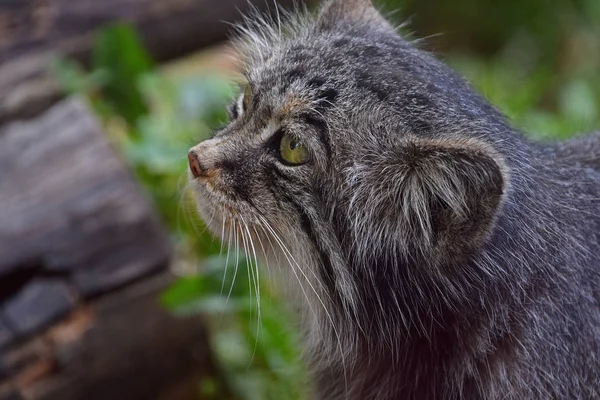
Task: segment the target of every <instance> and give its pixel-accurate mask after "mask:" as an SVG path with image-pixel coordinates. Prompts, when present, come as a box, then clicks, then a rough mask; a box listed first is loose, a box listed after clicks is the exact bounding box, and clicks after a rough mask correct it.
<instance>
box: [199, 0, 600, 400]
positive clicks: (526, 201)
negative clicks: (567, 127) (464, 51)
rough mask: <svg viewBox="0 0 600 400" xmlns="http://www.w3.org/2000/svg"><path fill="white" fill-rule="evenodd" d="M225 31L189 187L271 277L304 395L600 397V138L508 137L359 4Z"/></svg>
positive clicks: (476, 100) (356, 399)
mask: <svg viewBox="0 0 600 400" xmlns="http://www.w3.org/2000/svg"><path fill="white" fill-rule="evenodd" d="M242 31H243V32H242V38H241V41H240V47H241V52H242V55H243V59H244V74H245V76H246V78H247V81H248V85H247V86H246V88H245V90H244V91H243V93H242V94H241V95H240V97H239V99H238V100H237V101H236V102H235V103H234V104H233V105H232V107H231V109H230V114H231V121H230V122H229V124H228V125H227V126H226V127H225V128H223V129H221V130H219V131H218V132H216V134H215V136H214V138H212V139H210V140H207V141H204V142H202V143H200V144H198V145H197V146H195V147H193V148H192V149H191V151H190V153H189V157H190V166H191V186H193V188H194V190H195V192H196V195H197V203H198V207H199V210H200V212H201V214H202V216H203V217H204V218H205V219H206V221H207V223H208V224H209V226H210V228H211V229H212V230H213V231H214V232H215V233H216V234H217V235H222V232H224V233H225V236H227V235H236V236H239V237H242V236H244V238H245V239H244V240H252V241H254V242H255V243H256V242H257V241H260V242H261V243H263V244H264V246H258V245H257V246H256V247H255V249H256V252H257V253H259V255H260V256H262V257H263V258H265V259H267V260H269V261H270V265H271V267H272V268H274V269H277V270H279V271H280V272H281V277H280V279H281V280H282V281H289V282H288V287H287V288H286V289H285V290H284V291H285V292H287V293H288V294H289V297H290V300H291V301H295V302H297V303H298V304H299V305H301V309H302V323H303V326H304V327H305V330H306V332H307V333H306V347H307V349H308V351H307V353H308V354H309V357H310V361H311V366H312V370H313V373H314V379H315V381H316V382H317V384H316V386H317V394H316V396H317V397H318V398H319V399H323V400H341V399H349V400H392V399H393V400H410V399H417V400H427V399H561V400H562V399H596V398H600V306H599V303H600V258H599V257H600V245H599V235H600V136H599V135H598V134H595V135H590V136H586V137H582V138H580V139H575V140H572V141H568V142H563V143H559V144H547V143H532V142H530V141H528V140H526V139H525V138H524V137H523V136H522V134H521V133H520V132H518V131H517V130H516V129H514V128H513V127H511V125H510V123H509V122H508V121H507V119H506V118H505V117H504V116H503V115H502V114H501V113H500V112H499V111H497V110H496V109H495V108H494V107H492V106H491V105H490V104H489V103H488V102H487V101H486V100H484V99H483V98H482V97H481V96H479V95H478V94H476V93H475V92H474V91H473V90H472V89H471V88H470V87H469V85H468V84H467V83H466V82H465V81H464V80H463V79H462V78H461V77H459V76H458V75H457V74H455V73H454V72H453V71H452V70H450V69H449V68H448V67H446V66H445V65H444V64H443V63H441V62H440V61H438V60H436V59H435V58H434V57H432V56H431V55H429V54H427V53H426V52H424V51H421V50H419V49H417V48H415V47H414V46H413V45H411V43H409V42H408V41H406V40H405V39H403V38H402V37H401V36H399V35H398V34H397V33H396V32H395V30H394V29H393V28H392V26H391V25H390V24H389V23H388V22H387V21H386V20H385V19H384V18H383V17H382V16H381V15H380V14H379V13H378V12H377V11H376V10H375V8H373V6H372V5H371V4H370V3H369V2H368V1H367V0H344V1H341V0H338V1H332V2H329V3H326V4H325V5H324V6H323V7H322V8H321V10H320V12H319V13H318V15H317V16H314V17H311V16H309V15H308V14H306V15H304V14H303V15H300V16H295V17H292V18H290V19H289V20H288V22H286V23H284V24H279V23H275V24H272V25H270V24H268V23H265V21H264V20H256V21H255V22H253V23H252V22H251V23H250V25H249V27H247V28H245V29H242ZM225 239H227V238H225ZM240 241H241V240H240ZM286 276H287V277H289V279H287V278H286Z"/></svg>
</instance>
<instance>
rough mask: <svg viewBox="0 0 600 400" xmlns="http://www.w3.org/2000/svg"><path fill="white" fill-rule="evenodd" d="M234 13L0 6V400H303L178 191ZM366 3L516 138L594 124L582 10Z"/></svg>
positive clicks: (597, 117) (181, 0)
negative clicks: (466, 87) (465, 86)
mask: <svg viewBox="0 0 600 400" xmlns="http://www.w3.org/2000/svg"><path fill="white" fill-rule="evenodd" d="M249 3H253V4H254V5H255V6H256V7H258V8H259V9H260V10H263V11H265V12H269V11H270V12H272V11H273V10H274V3H273V1H269V2H268V4H266V3H265V2H264V0H256V1H250V2H247V1H246V0H239V1H238V0H218V1H217V0H170V1H164V0H162V1H161V0H103V1H94V0H79V1H77V2H73V1H67V0H0V400H9V399H10V400H16V399H48V400H54V399H57V400H71V399H73V400H79V399H86V400H89V399H91V400H95V399H99V400H100V399H116V400H120V399H159V400H160V399H175V400H179V399H181V400H184V399H185V400H187V399H190V400H192V399H204V400H210V399H215V400H216V399H232V400H259V399H261V400H263V399H278V400H279V399H308V398H310V379H309V378H308V376H307V374H306V372H305V366H304V365H303V364H302V362H301V361H300V357H299V356H300V354H301V348H300V344H299V339H298V329H297V327H296V325H295V320H294V314H293V310H291V309H289V308H288V307H287V306H286V304H285V302H283V301H282V300H281V299H280V293H279V292H278V290H277V287H274V286H273V285H269V280H268V273H266V271H264V270H262V271H261V272H260V273H259V274H258V275H255V273H254V271H255V269H256V265H255V263H254V262H253V261H252V260H249V259H248V260H247V259H246V258H245V257H244V255H243V254H242V253H240V252H238V251H237V250H236V249H233V248H231V249H229V250H228V249H227V243H225V245H222V244H221V243H219V242H217V241H216V240H214V239H213V238H212V237H211V235H210V234H209V233H208V232H206V230H205V228H204V226H203V224H202V222H201V221H199V220H198V218H197V216H196V213H195V206H194V204H193V199H192V198H191V197H190V195H189V193H187V192H186V190H185V187H186V171H187V158H186V156H187V151H188V148H189V147H190V146H192V145H194V144H195V143H197V142H198V141H200V140H202V139H204V138H207V137H208V136H209V135H210V133H211V131H212V130H213V129H214V128H215V127H218V126H219V125H220V124H222V123H223V122H224V121H225V120H226V113H225V108H224V105H225V104H227V103H228V102H229V101H230V100H231V99H232V97H233V96H235V94H236V93H237V91H238V90H239V89H238V84H237V82H238V81H239V76H238V74H237V67H238V65H237V63H236V61H235V57H232V56H234V53H233V50H232V48H231V47H230V46H229V44H228V42H227V38H228V35H229V34H230V30H231V23H235V22H236V21H239V20H240V16H241V14H243V13H244V12H245V11H247V10H248V8H249ZM279 3H280V5H281V6H282V7H289V6H290V5H291V4H292V3H293V2H292V1H285V0H282V1H279ZM377 3H378V5H379V6H380V8H381V9H382V10H384V11H385V12H386V13H387V15H389V18H390V19H392V20H394V21H395V22H397V23H401V22H405V21H408V22H409V23H408V25H407V26H406V28H403V34H404V35H406V36H408V37H410V38H413V39H424V41H422V42H421V44H420V46H421V47H422V48H425V49H427V50H430V51H432V52H434V53H435V54H436V55H437V56H438V57H440V58H442V59H443V60H445V61H446V62H447V63H449V64H450V65H451V66H452V67H454V68H455V69H457V70H458V71H459V72H460V73H462V74H463V75H465V76H466V77H467V78H468V79H469V80H470V81H471V82H472V83H473V85H474V86H475V87H476V88H477V90H479V91H480V92H481V93H482V94H483V95H484V96H486V97H487V98H488V99H489V100H490V101H491V102H492V103H493V104H495V105H496V106H497V107H499V108H500V109H501V110H502V111H503V112H505V113H506V114H507V115H508V116H509V117H510V118H511V119H512V121H513V122H514V124H515V126H517V127H518V128H520V129H522V130H523V131H524V132H526V134H527V135H528V136H531V137H533V138H536V139H541V140H555V139H565V138H568V137H570V136H572V135H574V134H577V133H583V132H586V131H591V130H594V129H598V128H600V114H599V112H600V110H599V107H598V104H599V102H600V74H598V71H600V1H598V0H552V1H548V0H504V1H501V2H500V1H496V0H387V1H386V0H382V1H379V2H377ZM315 4H316V2H309V3H308V5H309V7H314V5H315ZM257 279H260V289H258V285H257ZM257 297H259V298H260V315H259V312H258V303H259V301H258V299H257Z"/></svg>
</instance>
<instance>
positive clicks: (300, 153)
mask: <svg viewBox="0 0 600 400" xmlns="http://www.w3.org/2000/svg"><path fill="white" fill-rule="evenodd" d="M279 154H280V155H281V158H282V159H283V161H285V162H286V163H288V164H293V165H299V164H304V163H305V162H307V161H308V158H309V155H308V149H307V148H306V146H304V144H302V142H301V141H300V140H299V139H297V138H295V137H293V136H290V135H283V137H282V138H281V143H280V145H279Z"/></svg>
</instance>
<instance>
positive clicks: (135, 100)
mask: <svg viewBox="0 0 600 400" xmlns="http://www.w3.org/2000/svg"><path fill="white" fill-rule="evenodd" d="M92 64H93V65H94V67H95V68H96V69H97V70H101V71H104V73H105V74H106V75H107V79H106V81H105V82H104V85H103V86H102V92H103V95H104V98H105V100H106V101H107V102H108V103H109V104H110V105H111V106H112V107H113V109H114V110H118V111H117V112H118V113H119V114H120V115H121V116H122V117H123V118H125V119H126V120H127V122H129V123H135V121H136V120H137V119H138V118H139V117H141V116H142V115H144V114H146V113H147V108H146V104H145V102H144V99H143V98H142V96H141V94H140V92H139V90H137V87H136V85H137V82H138V79H139V77H140V76H142V75H143V74H145V73H148V72H150V71H151V70H152V61H151V59H150V56H149V55H148V53H147V52H146V51H145V50H144V48H143V47H142V46H140V41H139V39H138V37H137V34H136V33H135V31H134V30H133V29H131V27H130V26H128V25H124V24H115V25H112V26H110V27H108V28H106V29H102V30H100V31H99V32H98V33H97V35H96V40H95V46H94V49H93V52H92Z"/></svg>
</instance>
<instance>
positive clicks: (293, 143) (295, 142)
mask: <svg viewBox="0 0 600 400" xmlns="http://www.w3.org/2000/svg"><path fill="white" fill-rule="evenodd" d="M299 145H300V141H299V140H296V139H294V140H292V141H291V142H290V150H296V148H297V147H298V146H299Z"/></svg>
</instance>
